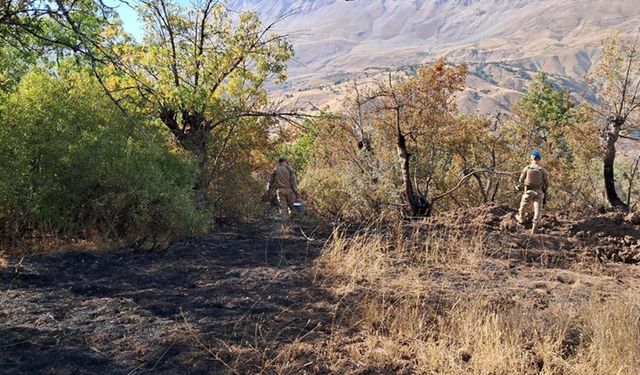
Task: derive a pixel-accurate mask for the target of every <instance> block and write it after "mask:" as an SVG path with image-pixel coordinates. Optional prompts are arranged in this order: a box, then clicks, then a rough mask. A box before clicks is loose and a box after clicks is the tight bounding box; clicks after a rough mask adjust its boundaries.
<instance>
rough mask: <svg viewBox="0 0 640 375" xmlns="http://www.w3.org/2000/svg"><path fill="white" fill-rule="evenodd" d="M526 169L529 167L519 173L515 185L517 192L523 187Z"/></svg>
mask: <svg viewBox="0 0 640 375" xmlns="http://www.w3.org/2000/svg"><path fill="white" fill-rule="evenodd" d="M528 169H529V167H526V168H525V169H523V170H522V172H521V173H520V178H519V179H518V183H517V184H516V190H518V191H520V190H522V187H523V186H524V182H525V180H526V179H527V170H528Z"/></svg>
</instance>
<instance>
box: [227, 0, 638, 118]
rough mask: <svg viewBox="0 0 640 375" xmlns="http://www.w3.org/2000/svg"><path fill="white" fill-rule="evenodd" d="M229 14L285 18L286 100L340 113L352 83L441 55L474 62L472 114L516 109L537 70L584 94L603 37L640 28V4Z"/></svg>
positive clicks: (397, 3) (418, 3) (265, 4)
mask: <svg viewBox="0 0 640 375" xmlns="http://www.w3.org/2000/svg"><path fill="white" fill-rule="evenodd" d="M228 8H230V9H233V10H254V11H257V12H258V13H260V14H261V16H262V18H263V20H265V22H273V21H276V20H278V22H277V24H276V26H275V28H276V30H277V31H278V32H280V33H285V34H288V35H290V37H291V40H292V42H293V44H294V47H295V50H296V61H295V62H292V63H291V66H290V78H291V81H290V83H289V85H288V86H287V87H285V89H286V90H287V92H288V96H291V95H292V94H291V92H295V93H296V95H293V96H294V97H295V98H298V99H301V100H302V101H305V102H306V101H309V102H312V103H313V104H315V105H320V106H323V105H331V106H335V105H336V98H337V97H339V96H340V95H341V93H342V92H344V91H345V90H347V87H348V86H349V84H348V83H346V82H347V81H349V80H350V79H352V78H359V79H363V77H365V78H366V77H368V78H373V79H375V78H376V77H377V76H379V75H380V74H381V73H382V72H385V71H388V70H399V69H407V68H410V67H412V66H415V65H417V64H420V63H425V62H429V61H433V60H434V59H436V58H437V57H440V56H444V57H445V58H447V59H448V60H449V61H450V62H452V63H462V62H465V63H467V64H469V67H470V75H469V78H468V81H467V86H468V89H467V90H466V91H465V92H464V93H463V94H461V96H460V98H459V105H460V108H461V110H463V111H466V112H482V113H491V112H493V111H495V110H497V109H499V108H508V107H509V106H510V105H511V104H512V103H513V102H514V101H515V100H516V99H517V98H518V97H519V96H520V95H522V93H523V92H525V91H526V88H527V85H528V82H529V81H530V80H531V78H532V77H533V76H534V75H535V74H536V72H539V71H544V72H546V73H548V74H549V76H550V77H551V78H552V79H554V80H555V81H556V82H558V83H559V84H561V85H563V86H565V87H567V88H569V89H571V90H573V91H576V92H578V93H582V92H584V91H585V90H584V87H583V85H582V81H583V78H584V76H585V74H586V73H587V72H588V71H589V70H590V68H591V67H592V66H593V64H594V62H595V61H597V59H598V56H599V50H600V49H599V47H600V43H601V41H602V39H604V38H605V37H607V36H608V35H610V34H611V33H612V32H614V31H618V30H619V31H620V32H621V33H622V34H628V35H635V33H636V32H637V31H638V29H639V27H640V0H564V1H560V0H352V1H346V0H269V1H264V0H231V1H230V2H229V3H228ZM282 92H283V93H284V90H283V91H282Z"/></svg>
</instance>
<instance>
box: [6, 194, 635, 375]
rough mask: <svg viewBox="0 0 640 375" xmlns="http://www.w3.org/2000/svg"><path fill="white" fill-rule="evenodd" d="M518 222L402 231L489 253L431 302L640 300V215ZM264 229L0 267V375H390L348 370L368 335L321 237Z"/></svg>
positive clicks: (445, 280) (470, 215) (359, 367)
mask: <svg viewBox="0 0 640 375" xmlns="http://www.w3.org/2000/svg"><path fill="white" fill-rule="evenodd" d="M514 216H515V210H514V209H513V208H509V207H507V206H485V207H478V208H474V209H468V210H462V211H456V212H452V213H449V214H443V215H439V216H437V217H434V218H431V219H427V220H425V221H422V222H413V223H410V224H407V229H411V230H412V228H415V227H416V226H419V227H422V228H424V229H426V230H427V231H428V232H433V231H443V233H445V234H446V233H449V235H454V237H455V233H456V232H461V233H467V232H468V233H469V234H470V235H472V236H473V238H476V236H477V234H478V233H481V234H483V236H481V237H480V238H484V240H483V241H484V242H485V245H484V255H483V256H481V257H477V258H473V259H475V260H474V261H473V262H471V263H470V262H469V261H467V263H465V264H466V265H465V266H464V267H462V269H461V270H460V269H456V268H451V267H449V266H447V265H444V266H443V267H440V268H441V269H440V268H438V267H435V268H433V269H430V270H425V272H427V273H429V274H430V277H429V278H428V280H429V283H430V287H431V288H432V289H433V293H434V295H435V294H438V293H440V294H441V295H442V296H444V297H446V296H447V295H452V296H453V297H455V298H460V295H462V294H464V293H465V291H470V292H472V293H476V290H477V287H478V285H484V286H485V289H486V290H484V291H483V293H486V294H488V295H489V296H490V297H492V298H494V299H496V300H502V299H508V300H514V299H518V298H521V297H523V298H533V299H535V300H536V301H538V302H539V305H540V308H541V309H544V308H545V306H547V305H548V304H550V303H552V302H553V301H558V300H562V301H566V303H570V302H571V301H576V302H580V301H585V300H588V299H589V298H592V296H594V295H603V296H606V295H615V294H619V293H620V292H621V291H623V290H640V281H639V279H638V276H637V275H638V270H639V269H640V216H639V215H638V214H633V215H622V214H615V213H613V214H604V215H603V214H592V215H583V216H579V215H568V214H563V213H550V214H549V215H547V217H546V218H545V219H544V221H543V223H542V226H541V228H540V233H538V234H536V235H535V236H531V235H529V233H528V229H527V227H522V226H519V225H518V224H517V223H515V220H514ZM272 229H273V224H256V225H253V226H245V227H233V228H231V227H229V228H219V229H218V230H217V231H216V232H215V233H212V234H210V235H208V236H207V237H204V238H198V239H191V240H187V241H183V242H180V243H177V244H175V245H173V246H171V247H170V248H168V249H167V250H164V251H156V252H142V251H135V250H131V249H121V250H117V251H112V252H107V253H95V252H78V251H73V252H58V253H54V254H47V255H39V256H30V257H26V258H16V257H13V258H10V259H9V267H8V268H6V269H0V373H3V374H104V373H108V374H149V373H154V374H155V373H160V374H218V373H225V374H275V373H278V374H280V373H282V374H327V373H362V374H364V373H371V374H385V373H389V372H388V368H386V367H385V368H371V367H368V366H367V365H366V364H363V363H361V362H359V361H354V360H353V358H352V355H353V353H357V352H358V351H359V350H361V349H362V346H363V345H364V346H366V345H365V344H366V335H362V334H361V328H358V325H357V324H356V325H351V324H346V325H343V323H338V322H343V321H346V320H345V319H343V316H342V314H345V311H346V310H349V306H348V301H346V300H344V299H343V300H338V298H342V297H340V295H339V293H336V294H334V292H335V290H334V289H332V287H331V283H330V282H329V283H325V282H324V280H323V279H322V277H321V276H320V275H316V274H315V272H316V271H318V270H319V268H318V267H314V264H315V259H316V257H317V256H318V255H319V253H320V250H321V248H322V247H323V245H324V241H325V239H326V238H327V235H326V234H318V235H310V237H314V238H315V239H310V238H309V237H307V236H306V235H304V233H302V232H300V231H297V232H294V233H293V234H291V235H287V236H282V235H279V234H278V233H277V232H276V231H273V230H272ZM305 232H306V233H307V234H308V233H309V232H311V230H309V229H307V230H306V231H305ZM487 286H488V287H487ZM461 293H462V294H461ZM345 309H346V310H345ZM349 314H352V312H348V311H347V313H346V315H349ZM332 353H333V354H332ZM409 362H411V361H410V360H407V363H409ZM374 367H375V366H374ZM407 368H410V367H407ZM409 373H411V372H409Z"/></svg>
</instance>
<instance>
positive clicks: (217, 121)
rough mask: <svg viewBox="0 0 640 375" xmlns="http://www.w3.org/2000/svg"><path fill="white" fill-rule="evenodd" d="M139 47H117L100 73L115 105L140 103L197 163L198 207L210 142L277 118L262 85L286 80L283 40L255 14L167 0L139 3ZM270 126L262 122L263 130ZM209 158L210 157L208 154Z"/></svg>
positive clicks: (211, 2) (287, 51)
mask: <svg viewBox="0 0 640 375" xmlns="http://www.w3.org/2000/svg"><path fill="white" fill-rule="evenodd" d="M140 3H141V6H140V14H141V16H142V18H143V20H144V23H145V31H146V33H145V36H144V43H143V44H142V45H138V44H135V43H124V44H116V45H113V46H112V47H111V51H112V56H113V57H112V58H111V59H110V62H109V64H107V65H106V67H105V69H104V70H103V72H102V74H103V75H104V78H103V81H104V82H105V84H106V86H107V88H108V90H109V92H110V93H111V95H112V96H113V97H114V98H116V100H117V101H121V100H122V101H123V103H126V102H127V101H129V102H131V99H132V98H137V99H138V100H139V101H138V102H136V103H135V105H137V106H143V107H144V108H145V109H146V111H147V114H148V115H150V116H152V117H154V118H157V119H159V120H160V121H161V123H162V124H163V125H164V126H165V127H166V128H167V129H169V130H170V131H171V133H172V134H173V135H174V136H175V140H176V142H177V144H179V145H180V146H181V147H183V148H184V149H185V150H188V151H189V152H191V153H192V154H193V155H194V157H195V159H196V160H197V163H198V166H199V169H200V177H199V179H198V182H197V183H196V185H195V186H194V190H196V191H197V192H198V199H199V201H200V202H201V203H203V204H204V203H205V202H206V201H207V190H208V188H209V186H210V183H211V177H212V176H211V173H212V172H211V170H210V169H211V163H212V150H211V149H210V145H211V140H212V138H213V137H218V138H221V142H220V144H222V145H223V146H226V144H227V141H228V140H229V139H231V138H233V137H236V136H238V135H241V134H242V131H243V125H244V124H247V121H253V122H255V121H259V120H260V119H261V118H262V119H264V118H273V117H278V116H283V115H284V114H283V113H280V112H278V111H277V110H274V109H272V108H271V109H269V108H267V106H268V104H269V103H268V100H267V99H268V98H267V90H266V84H267V83H268V82H269V81H270V80H275V81H283V80H284V79H285V78H286V68H287V62H288V60H289V59H290V58H291V56H292V54H293V50H292V47H291V45H290V44H289V42H288V41H287V39H286V38H285V37H284V36H281V35H275V34H273V33H272V29H273V27H274V24H270V25H267V26H266V27H264V26H263V25H262V23H261V22H260V20H259V18H258V16H257V15H256V14H255V13H251V12H245V13H241V14H239V15H238V17H237V19H236V18H233V17H231V16H230V15H229V13H228V12H227V10H226V8H225V7H224V5H223V4H222V3H220V2H218V1H215V0H204V1H202V2H200V3H198V4H199V6H198V7H196V8H193V9H189V8H184V7H182V6H180V5H179V4H177V3H174V2H172V1H170V0H141V1H140ZM268 124H269V122H268V121H263V122H262V128H263V129H265V131H266V128H267V125H268ZM213 153H216V152H215V151H213Z"/></svg>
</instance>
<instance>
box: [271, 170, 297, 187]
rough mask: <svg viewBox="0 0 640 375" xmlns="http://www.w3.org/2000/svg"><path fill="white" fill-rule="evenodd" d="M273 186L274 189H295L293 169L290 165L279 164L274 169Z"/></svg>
mask: <svg viewBox="0 0 640 375" xmlns="http://www.w3.org/2000/svg"><path fill="white" fill-rule="evenodd" d="M273 175H274V179H273V186H272V187H271V188H272V189H293V188H294V186H293V183H292V180H293V178H292V177H293V171H292V170H291V168H290V167H289V166H288V165H285V164H279V165H278V166H277V167H276V168H275V169H274V170H273Z"/></svg>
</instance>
